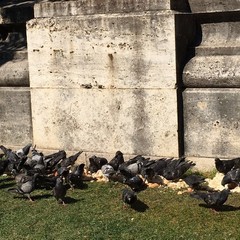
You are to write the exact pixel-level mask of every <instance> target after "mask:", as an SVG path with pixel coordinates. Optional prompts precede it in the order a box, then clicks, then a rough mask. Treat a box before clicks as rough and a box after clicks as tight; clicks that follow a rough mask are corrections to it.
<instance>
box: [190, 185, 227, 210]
mask: <svg viewBox="0 0 240 240" xmlns="http://www.w3.org/2000/svg"><path fill="white" fill-rule="evenodd" d="M229 193H230V190H229V189H224V190H222V191H217V192H200V191H198V192H194V193H192V194H190V196H191V197H194V198H197V199H200V200H203V201H204V202H205V203H206V204H207V206H209V207H211V208H213V209H217V208H220V207H221V206H222V205H223V204H224V203H225V202H226V201H227V199H228V195H229Z"/></svg>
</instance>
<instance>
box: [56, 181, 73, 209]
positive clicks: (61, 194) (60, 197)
mask: <svg viewBox="0 0 240 240" xmlns="http://www.w3.org/2000/svg"><path fill="white" fill-rule="evenodd" d="M69 187H70V186H69V185H67V184H64V182H63V177H58V178H57V179H56V185H55V187H54V188H53V196H54V197H55V198H56V199H57V202H58V203H62V204H63V205H65V202H64V198H65V196H66V193H67V190H68V189H69Z"/></svg>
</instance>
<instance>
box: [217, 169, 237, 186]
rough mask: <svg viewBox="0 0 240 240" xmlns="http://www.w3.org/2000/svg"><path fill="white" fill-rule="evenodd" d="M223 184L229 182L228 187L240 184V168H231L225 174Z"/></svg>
mask: <svg viewBox="0 0 240 240" xmlns="http://www.w3.org/2000/svg"><path fill="white" fill-rule="evenodd" d="M221 184H222V185H223V186H225V185H226V184H228V188H231V189H233V188H235V187H236V186H238V185H239V184H240V168H237V169H233V170H230V171H229V172H227V173H226V174H225V176H224V177H223V179H222V182H221Z"/></svg>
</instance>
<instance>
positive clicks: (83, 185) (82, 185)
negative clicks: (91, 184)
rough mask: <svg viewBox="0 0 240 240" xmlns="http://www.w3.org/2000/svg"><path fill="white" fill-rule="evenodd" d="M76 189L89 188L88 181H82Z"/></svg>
mask: <svg viewBox="0 0 240 240" xmlns="http://www.w3.org/2000/svg"><path fill="white" fill-rule="evenodd" d="M75 188H76V189H87V188H88V184H87V183H81V184H79V185H77V186H75Z"/></svg>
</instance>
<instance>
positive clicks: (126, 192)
mask: <svg viewBox="0 0 240 240" xmlns="http://www.w3.org/2000/svg"><path fill="white" fill-rule="evenodd" d="M122 201H123V202H124V203H126V204H128V205H132V204H134V203H135V202H136V201H137V194H136V193H135V192H134V191H132V190H131V189H128V188H124V189H123V190H122Z"/></svg>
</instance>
